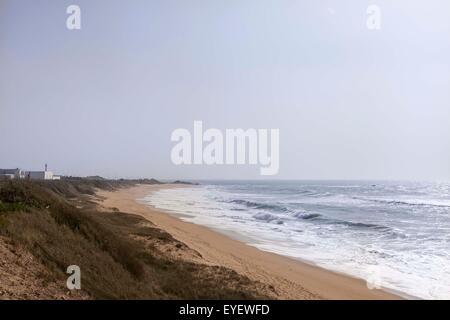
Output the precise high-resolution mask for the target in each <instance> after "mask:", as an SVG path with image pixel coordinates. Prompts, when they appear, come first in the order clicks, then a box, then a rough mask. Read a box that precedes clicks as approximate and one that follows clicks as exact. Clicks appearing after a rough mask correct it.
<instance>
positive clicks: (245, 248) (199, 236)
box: [97, 185, 398, 299]
mask: <svg viewBox="0 0 450 320" xmlns="http://www.w3.org/2000/svg"><path fill="white" fill-rule="evenodd" d="M173 187H176V186H173V185H164V186H161V185H139V186H135V187H131V188H126V189H120V190H118V191H113V192H107V191H99V192H98V193H97V195H98V196H101V197H102V198H103V199H104V200H103V201H102V202H101V205H102V206H104V207H105V208H117V209H119V210H120V211H122V212H127V213H134V214H139V215H141V216H143V217H144V218H146V219H148V220H150V221H151V222H153V223H154V224H155V225H157V226H158V227H159V228H161V229H163V230H165V231H166V232H168V233H170V234H171V235H172V236H173V237H174V238H176V239H177V240H179V241H181V242H184V243H185V244H186V245H188V246H189V247H190V248H192V249H194V250H196V251H198V252H199V253H200V254H201V255H202V256H203V258H204V260H205V263H211V264H216V265H222V266H225V267H228V268H232V269H234V270H235V271H237V272H238V273H241V274H244V275H246V276H248V277H249V278H250V279H253V280H259V281H262V282H264V283H267V284H269V285H272V286H273V287H274V288H275V290H276V292H277V293H278V295H279V298H280V299H398V296H395V295H393V294H390V293H387V292H385V291H382V290H369V289H368V288H367V286H366V283H365V282H364V281H362V280H359V279H355V278H351V277H348V276H345V275H341V274H337V273H334V272H331V271H327V270H325V269H322V268H319V267H315V266H312V265H309V264H306V263H302V262H299V261H297V260H293V259H290V258H287V257H284V256H280V255H277V254H273V253H268V252H264V251H261V250H258V249H256V248H254V247H251V246H249V245H246V244H244V243H243V242H240V241H237V240H234V239H231V238H229V237H228V236H226V235H223V234H221V233H218V232H216V231H213V230H211V229H208V228H206V227H203V226H200V225H195V224H192V223H188V222H184V221H182V220H180V219H178V218H176V217H174V216H171V215H169V214H167V213H165V212H162V211H159V210H156V209H154V208H150V207H148V206H146V205H144V204H141V203H139V202H137V201H136V199H139V198H143V197H145V196H147V195H149V194H151V192H154V191H155V190H158V189H161V188H173Z"/></svg>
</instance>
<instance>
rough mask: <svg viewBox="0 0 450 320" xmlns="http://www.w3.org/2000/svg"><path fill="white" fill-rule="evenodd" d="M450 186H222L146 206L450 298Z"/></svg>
mask: <svg viewBox="0 0 450 320" xmlns="http://www.w3.org/2000/svg"><path fill="white" fill-rule="evenodd" d="M448 190H449V189H448V188H442V186H435V187H433V185H431V186H430V185H425V186H423V187H420V186H416V185H408V184H407V185H406V186H405V185H395V184H394V185H392V184H386V185H381V186H380V185H376V186H375V185H373V184H370V183H366V184H364V185H362V186H359V188H356V187H355V185H354V183H353V184H349V187H348V188H345V184H344V185H342V182H340V184H336V186H333V185H331V186H328V185H326V184H323V183H322V184H319V185H317V184H312V183H310V184H305V183H300V182H299V183H297V184H293V183H291V184H288V185H285V184H274V183H271V184H261V183H259V184H256V185H253V184H252V183H236V184H230V183H224V184H220V183H216V184H214V185H205V186H199V187H189V188H177V189H163V190H160V191H158V192H156V193H154V194H152V195H150V196H148V197H146V198H144V199H142V201H144V202H145V203H147V204H149V205H152V206H155V207H157V208H160V209H163V210H167V211H170V212H171V213H173V214H176V215H179V217H180V218H181V219H183V220H186V221H189V222H192V223H196V224H201V225H205V226H208V227H211V228H214V229H216V230H219V231H223V232H225V233H228V232H229V231H232V234H234V235H238V236H241V237H242V238H243V239H246V242H247V243H248V244H250V245H253V246H255V247H257V248H259V249H261V250H266V251H270V252H275V253H279V254H283V255H286V256H290V257H293V258H297V259H301V260H305V261H309V262H312V263H314V264H316V265H318V266H321V267H324V268H327V269H330V270H334V271H338V272H342V273H346V274H349V275H352V276H356V277H359V278H363V279H366V280H370V281H372V280H373V278H374V277H376V280H377V283H379V284H380V285H381V286H382V287H384V288H387V289H392V290H396V291H399V292H403V293H405V294H407V295H410V296H415V297H419V298H425V299H449V298H450V236H449V235H450V207H448V206H447V204H448V202H450V197H449V194H448Z"/></svg>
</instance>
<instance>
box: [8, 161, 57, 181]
mask: <svg viewBox="0 0 450 320" xmlns="http://www.w3.org/2000/svg"><path fill="white" fill-rule="evenodd" d="M0 179H7V180H12V179H29V180H61V177H60V176H57V175H54V174H53V172H51V171H48V170H47V164H46V165H45V170H44V171H22V170H21V169H18V168H17V169H0Z"/></svg>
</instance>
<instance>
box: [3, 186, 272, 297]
mask: <svg viewBox="0 0 450 320" xmlns="http://www.w3.org/2000/svg"><path fill="white" fill-rule="evenodd" d="M128 183H130V182H126V181H121V182H120V181H119V182H111V181H84V180H79V181H53V182H48V183H46V182H40V183H35V182H28V181H12V182H2V183H1V184H0V236H2V237H4V238H6V239H8V241H10V242H11V243H12V245H14V246H16V247H20V248H23V249H24V250H26V251H27V252H29V253H30V254H32V255H33V256H34V257H35V258H37V260H38V261H39V263H40V264H42V265H43V266H45V268H46V271H47V272H48V274H49V283H52V285H55V284H56V285H57V286H60V287H61V290H66V291H67V289H65V288H64V287H65V281H66V277H67V275H66V274H65V270H66V268H67V266H69V265H78V266H80V268H81V277H82V292H83V293H84V294H85V295H86V296H87V297H90V298H96V299H225V298H226V299H253V298H265V297H266V296H265V295H264V293H263V292H268V291H267V290H268V289H267V288H265V287H264V286H263V285H262V284H260V283H257V282H253V281H250V280H249V279H248V278H246V277H243V276H241V275H239V274H237V273H236V272H234V271H233V270H230V269H227V268H224V267H218V266H211V265H206V264H202V263H199V262H196V261H187V260H183V259H177V258H176V255H173V254H170V253H169V252H167V251H164V250H160V248H162V247H164V248H166V249H167V248H169V249H170V250H169V251H172V252H173V251H176V250H189V248H187V247H186V246H185V245H184V244H183V243H180V242H179V241H177V240H175V239H173V238H172V236H171V235H170V234H168V233H166V232H164V231H163V230H160V229H158V228H156V227H154V226H153V225H151V223H149V222H148V221H146V220H144V219H143V218H141V217H139V216H135V215H130V214H125V213H120V212H117V211H114V210H113V211H112V212H99V211H97V210H96V209H95V207H94V206H93V204H92V202H90V201H89V199H88V195H93V194H94V193H95V188H102V189H107V190H112V189H114V188H117V187H120V186H124V185H126V184H128ZM2 268H8V266H7V265H6V266H3V265H2ZM0 286H1V284H0ZM269 291H270V290H269ZM0 292H1V288H0ZM1 298H2V297H1V294H0V299H1ZM43 298H50V299H51V298H55V297H51V296H50V297H43ZM76 298H78V297H76Z"/></svg>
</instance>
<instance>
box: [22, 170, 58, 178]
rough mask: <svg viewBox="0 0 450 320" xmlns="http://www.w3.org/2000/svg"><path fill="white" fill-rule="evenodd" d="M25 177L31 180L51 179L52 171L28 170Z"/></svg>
mask: <svg viewBox="0 0 450 320" xmlns="http://www.w3.org/2000/svg"><path fill="white" fill-rule="evenodd" d="M26 178H27V179H31V180H53V172H51V171H28V172H27V174H26Z"/></svg>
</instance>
